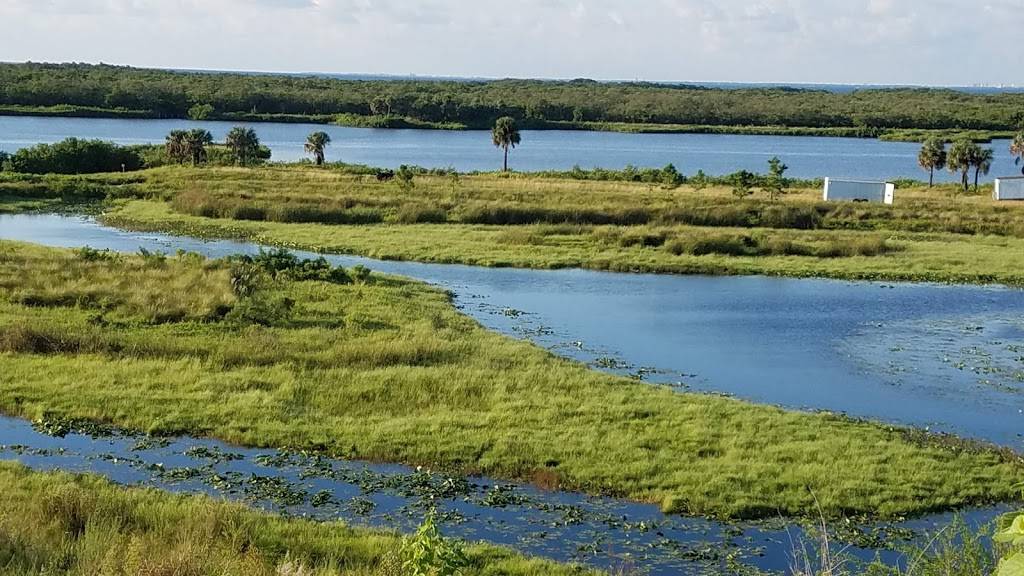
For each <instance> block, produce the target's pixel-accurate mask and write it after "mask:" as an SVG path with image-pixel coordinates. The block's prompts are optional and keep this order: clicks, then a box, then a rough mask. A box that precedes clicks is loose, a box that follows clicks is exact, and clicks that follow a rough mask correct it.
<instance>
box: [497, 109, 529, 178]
mask: <svg viewBox="0 0 1024 576" xmlns="http://www.w3.org/2000/svg"><path fill="white" fill-rule="evenodd" d="M491 142H493V143H494V145H495V146H497V147H498V148H502V149H504V150H505V164H504V171H505V172H508V151H509V148H515V147H516V146H518V145H519V143H520V142H522V137H521V136H520V134H519V129H518V128H516V121H515V119H514V118H512V117H511V116H504V117H502V118H498V121H497V122H495V123H494V129H493V130H491Z"/></svg>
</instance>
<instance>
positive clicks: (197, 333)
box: [0, 230, 1022, 518]
mask: <svg viewBox="0 0 1024 576" xmlns="http://www.w3.org/2000/svg"><path fill="white" fill-rule="evenodd" d="M570 231H571V230H570ZM0 254H4V257H3V258H2V259H0V269H2V270H0V277H3V278H5V279H6V280H5V282H6V283H5V284H4V288H3V291H2V293H0V294H2V296H3V297H2V298H0V342H4V343H5V344H4V345H3V346H4V350H5V351H3V352H0V367H2V370H0V409H2V410H3V411H5V412H7V413H11V414H15V415H19V416H23V417H27V418H32V419H35V418H38V417H41V416H43V415H50V416H53V417H61V418H71V419H92V420H97V421H101V422H106V423H111V424H114V425H117V426H121V427H124V428H127V429H131V430H139V431H145V432H150V433H156V434H168V433H175V434H180V433H188V434H194V435H206V436H214V437H217V438H220V439H223V440H226V441H229V442H235V443H239V444H244V445H251V446H273V447H295V448H307V449H316V450H319V451H324V452H326V453H329V454H332V455H335V456H341V457H350V458H361V459H368V460H374V461H387V462H402V463H407V464H413V465H417V464H422V465H427V466H429V467H431V468H432V469H439V470H449V471H453V472H457V473H470V474H472V473H482V474H488V475H491V476H495V477H500V478H506V479H514V480H522V481H527V482H528V481H531V480H534V479H539V480H540V481H541V482H543V484H545V485H547V486H559V487H561V488H562V489H570V490H572V489H576V490H583V491H586V492H589V493H593V494H609V495H616V496H625V497H629V498H633V499H636V500H640V501H646V502H655V503H660V504H661V505H662V507H663V509H665V511H666V512H670V513H671V512H684V513H691V514H706V515H713V516H719V517H731V518H763V517H774V516H778V515H780V514H782V515H787V516H794V515H796V516H798V515H803V514H809V513H812V512H813V511H814V510H815V509H816V507H815V504H814V502H813V500H812V499H811V498H810V497H809V492H808V487H810V488H812V489H813V490H814V493H815V494H816V495H817V497H818V499H819V500H820V503H821V509H822V510H823V513H824V514H825V515H826V516H828V517H830V518H832V517H840V516H842V515H845V514H868V515H875V516H881V517H894V516H899V515H905V514H920V513H927V512H932V511H936V510H944V509H948V508H950V507H955V506H961V505H971V504H984V503H988V502H995V501H1003V500H1012V499H1014V498H1016V497H1017V496H1018V495H1019V494H1018V491H1016V490H1013V489H1012V488H1010V486H1012V484H1013V482H1012V479H1014V478H1016V477H1019V475H1020V473H1021V471H1022V465H1021V463H1020V459H1019V457H1017V456H1016V455H1014V454H1013V453H1011V452H997V451H993V450H990V449H987V448H984V447H980V446H975V445H972V444H970V443H967V442H965V443H950V442H940V441H938V440H933V439H932V438H931V437H929V436H927V435H923V436H922V435H919V436H914V437H912V436H911V435H909V434H908V433H907V432H906V431H904V430H901V429H893V428H891V427H888V426H881V425H876V424H872V423H867V422H859V421H852V420H849V419H846V418H843V417H840V416H835V415H829V414H805V413H799V412H792V411H785V410H782V409H778V408H772V407H767V406H757V405H754V404H750V403H747V402H742V401H737V400H733V399H728V398H721V397H715V396H705V395H694V394H679V393H677V392H674V391H671V390H667V389H662V388H657V387H653V386H650V385H647V384H643V383H638V382H634V381H632V380H629V379H626V378H620V377H615V376H612V375H608V374H602V373H597V372H593V371H590V370H588V369H587V368H585V367H584V366H582V365H579V364H576V363H573V362H570V361H567V360H563V359H560V358H557V357H555V356H553V355H552V354H550V353H548V352H546V351H544V350H541V349H539V348H536V347H535V346H533V345H531V344H529V343H526V342H521V341H516V340H512V339H509V338H505V337H502V336H500V335H497V334H493V333H490V332H488V331H486V330H484V329H483V328H481V327H480V326H479V325H477V324H476V323H475V322H473V321H472V320H471V319H469V318H467V317H466V316H463V315H461V314H459V313H458V312H457V311H456V310H455V309H454V307H453V306H452V305H451V302H450V300H449V296H448V295H447V294H445V293H443V292H440V291H438V290H436V289H434V288H431V287H429V286H426V285H423V284H420V283H416V282H411V281H406V280H401V279H397V278H391V277H387V276H379V275H373V276H367V275H366V274H365V272H356V271H355V270H351V271H348V272H347V274H346V276H347V277H351V278H352V281H351V282H345V283H338V282H330V281H321V280H299V279H293V278H294V276H292V275H291V274H282V275H276V276H275V278H276V279H275V280H274V281H272V282H261V283H259V284H258V288H257V289H256V292H255V293H254V294H250V295H248V296H246V297H245V298H253V297H256V296H258V297H267V298H286V299H288V300H290V301H291V302H292V306H291V308H290V309H289V312H288V314H286V315H284V316H283V317H281V318H278V319H276V321H274V322H270V323H267V325H264V324H263V323H260V322H257V321H246V319H245V318H244V317H243V318H234V319H232V318H229V317H225V318H223V319H213V320H211V319H209V318H207V317H206V316H205V315H204V314H201V313H195V314H191V315H190V314H186V315H184V316H179V317H177V318H174V319H173V320H170V321H163V322H153V321H152V320H151V319H152V313H151V311H150V309H149V308H148V307H147V306H141V305H139V306H136V305H133V304H132V303H133V302H143V303H148V302H161V301H164V300H168V301H172V302H180V304H179V306H181V307H183V308H185V309H191V308H189V307H188V306H186V303H189V302H192V298H195V296H191V294H193V293H194V292H188V293H185V292H182V293H177V290H178V287H179V285H177V284H172V283H169V282H164V281H160V282H157V281H155V279H157V278H162V276H160V274H162V273H163V269H161V268H159V267H157V268H153V267H148V266H146V265H145V264H144V262H143V259H142V258H141V257H140V256H110V257H109V258H110V259H109V260H108V259H105V258H106V257H105V256H98V255H91V256H89V257H88V258H87V259H84V260H83V258H82V256H80V255H79V254H76V253H75V252H73V251H66V250H56V249H45V248H39V247H34V246H29V245H24V244H18V243H9V242H3V243H0ZM100 254H102V253H100ZM97 258H99V260H96V259H97ZM178 260H179V259H178V258H177V257H170V258H167V259H166V262H165V264H164V266H166V267H168V268H172V267H177V266H181V267H182V268H181V269H180V270H178V271H177V273H184V274H188V273H191V274H194V275H196V276H195V277H196V278H201V279H202V280H203V282H206V284H205V285H204V287H203V292H205V293H209V294H217V293H221V294H225V295H227V294H231V293H232V292H231V278H230V277H229V276H228V275H227V274H226V273H225V272H224V271H223V267H224V266H225V265H224V264H223V263H219V262H205V261H203V262H199V261H195V262H193V261H192V260H191V259H188V261H187V262H181V263H179V261H178ZM28 263H31V266H32V267H34V268H37V269H39V270H55V269H56V268H59V267H71V268H73V269H78V270H80V274H78V275H77V276H75V277H76V278H79V280H78V281H79V282H84V280H83V279H82V278H83V277H89V278H93V276H90V274H92V273H93V272H98V271H99V270H103V274H100V275H98V276H96V277H95V279H94V282H95V283H96V285H97V286H98V287H103V290H106V291H107V298H108V299H110V300H111V301H113V302H119V303H121V304H119V305H118V306H119V307H116V308H114V309H113V310H114V311H116V312H117V321H106V322H105V323H98V322H97V321H96V312H97V311H96V308H95V307H94V305H93V303H92V301H91V300H82V301H79V300H74V301H72V300H70V299H51V300H47V301H46V302H45V303H41V304H35V305H27V304H25V303H23V302H21V301H19V300H18V298H14V299H13V300H12V296H14V295H18V294H23V293H25V292H26V287H29V288H31V287H33V286H35V285H36V284H35V283H36V282H37V280H35V279H34V278H33V277H32V276H31V275H27V276H25V277H24V286H23V285H22V282H20V281H19V280H18V279H19V278H22V276H21V275H19V274H18V273H16V272H17V271H19V270H21V269H22V268H23V267H24V266H26V265H28ZM94 267H97V268H94ZM99 267H102V268H99ZM303 269H306V268H303ZM309 269H310V270H312V269H315V267H312V268H309ZM108 276H115V277H118V278H120V280H118V281H117V282H114V281H112V280H108V279H107V277H108ZM303 277H309V276H305V275H303ZM311 277H315V275H314V276H311ZM148 279H153V280H154V281H150V280H148ZM70 285H74V283H73V282H72V283H71V284H70ZM33 289H34V288H33ZM76 290H77V291H78V292H83V293H92V291H93V288H91V287H89V286H85V285H84V284H83V285H82V286H79V287H78V288H76ZM76 293H77V292H76ZM204 298H205V296H204ZM200 310H201V309H200ZM111 314H113V312H111ZM68 343H71V344H68ZM837 454H841V455H842V462H843V466H842V473H838V472H837V468H836V458H837V456H836V455H837Z"/></svg>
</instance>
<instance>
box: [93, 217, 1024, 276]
mask: <svg viewBox="0 0 1024 576" xmlns="http://www.w3.org/2000/svg"><path fill="white" fill-rule="evenodd" d="M103 220H104V221H105V222H106V223H108V224H111V225H114V226H119V227H124V228H131V229H136V230H148V231H163V232H172V233H178V234H188V235H193V236H199V237H210V238H215V237H216V238H238V239H246V240H253V241H256V242H260V243H264V244H272V245H280V246H288V247H295V248H306V249H311V250H317V251H323V252H336V253H347V254H359V255H365V256H370V257H374V258H379V259H384V260H416V261H423V262H436V263H462V264H472V265H478V266H493V267H520V268H542V269H555V268H588V269H594V270H610V271H617V272H656V273H670V274H718V275H728V274H733V275H735V274H764V275H772V276H792V277H829V278H841V279H865V280H907V281H936V282H960V283H1003V284H1008V285H1022V284H1024V239H1019V238H1014V237H1006V236H973V235H961V234H949V233H946V234H928V233H898V232H892V233H885V232H857V231H831V230H809V231H803V230H778V229H748V228H743V229H739V228H722V227H712V228H709V227H695V226H679V225H676V226H663V227H652V228H645V227H610V226H586V225H583V226H575V225H523V226H499V225H460V224H415V225H396V224H388V225H361V226H355V225H353V226H330V225H322V224H309V223H307V224H290V223H278V222H257V221H242V220H231V219H214V218H204V217H197V216H189V215H183V214H180V213H177V212H175V211H173V209H172V208H171V206H170V205H169V204H166V203H163V202H153V201H132V202H127V203H124V204H121V205H119V206H117V207H116V209H114V210H113V211H111V212H108V213H107V214H106V215H104V216H103ZM643 237H650V238H651V240H650V241H645V240H642V238H643ZM637 238H641V240H636V239H637ZM662 238H664V242H663V243H662V240H661V239H662ZM709 238H710V239H711V240H712V241H713V242H712V244H711V247H710V248H711V250H710V251H709V252H708V251H706V250H696V251H695V246H696V245H697V242H698V241H699V240H701V239H709ZM743 238H751V239H752V241H753V242H756V244H757V246H765V247H768V248H767V249H766V251H765V252H762V254H764V255H756V254H747V253H745V252H744V253H742V255H735V252H734V251H733V250H732V248H731V247H730V246H734V245H735V244H736V243H737V242H739V243H740V244H743V243H744V240H743ZM736 239H739V240H736ZM659 243H661V245H651V244H659ZM716 246H722V248H721V251H720V252H715V249H717V248H715V247H716ZM696 252H700V255H697V253H696ZM801 254H808V255H801ZM823 256H825V257H823Z"/></svg>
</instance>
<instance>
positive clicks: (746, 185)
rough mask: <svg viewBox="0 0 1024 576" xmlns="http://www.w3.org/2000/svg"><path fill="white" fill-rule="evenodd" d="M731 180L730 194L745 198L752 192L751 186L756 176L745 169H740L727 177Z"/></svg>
mask: <svg viewBox="0 0 1024 576" xmlns="http://www.w3.org/2000/svg"><path fill="white" fill-rule="evenodd" d="M729 180H730V181H731V182H732V195H733V196H735V197H737V198H746V197H747V196H750V195H751V194H753V193H754V191H753V190H752V188H753V187H754V182H755V180H756V178H755V177H754V175H753V174H751V173H750V172H747V171H746V170H740V171H739V172H736V173H734V174H733V175H732V176H730V177H729Z"/></svg>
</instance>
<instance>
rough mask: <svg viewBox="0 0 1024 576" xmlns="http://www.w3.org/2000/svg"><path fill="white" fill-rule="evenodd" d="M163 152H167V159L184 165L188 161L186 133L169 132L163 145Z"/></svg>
mask: <svg viewBox="0 0 1024 576" xmlns="http://www.w3.org/2000/svg"><path fill="white" fill-rule="evenodd" d="M164 150H166V151H167V158H168V159H170V160H171V161H173V162H177V163H178V164H184V163H185V160H187V159H189V158H190V156H189V152H188V131H187V130H171V132H170V134H168V135H167V140H166V142H165V143H164Z"/></svg>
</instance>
